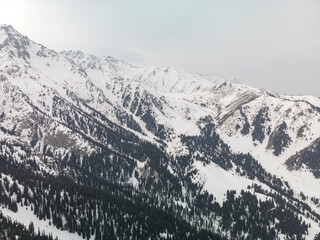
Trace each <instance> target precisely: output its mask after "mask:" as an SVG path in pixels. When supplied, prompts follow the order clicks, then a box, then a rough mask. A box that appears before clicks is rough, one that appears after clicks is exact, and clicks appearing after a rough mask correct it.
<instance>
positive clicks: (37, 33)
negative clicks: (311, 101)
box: [0, 0, 320, 96]
mask: <svg viewBox="0 0 320 240" xmlns="http://www.w3.org/2000/svg"><path fill="white" fill-rule="evenodd" d="M2 23H6V24H11V25H13V27H15V28H16V29H17V30H18V31H20V32H21V33H23V34H25V35H27V36H28V37H29V38H31V39H32V40H35V41H36V42H39V43H42V44H44V45H46V46H47V47H50V48H52V49H54V50H57V51H60V50H69V49H70V50H78V49H79V50H82V51H83V52H86V53H93V54H97V55H110V56H113V57H116V58H120V59H123V60H126V61H130V62H138V63H144V64H147V65H160V66H176V67H180V68H184V69H186V70H188V71H190V72H200V73H203V74H212V75H218V76H226V77H234V78H236V79H238V80H239V81H241V82H243V83H245V84H248V85H251V86H253V87H259V88H265V89H268V90H271V91H275V92H282V93H287V94H310V95H316V96H320V0H219V1H217V0H208V1H205V0H192V1H191V0H161V1H158V0H126V1H125V0H114V1H113V0H91V1H88V0H0V24H2Z"/></svg>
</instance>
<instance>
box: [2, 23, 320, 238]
mask: <svg viewBox="0 0 320 240" xmlns="http://www.w3.org/2000/svg"><path fill="white" fill-rule="evenodd" d="M6 28H8V29H9V30H10V31H15V30H14V29H13V28H12V27H10V26H4V27H0V40H1V39H6V38H5V37H3V35H5V34H2V35H1V29H6ZM11 28H12V29H11ZM13 34H16V33H13ZM9 35H10V34H9ZM16 37H17V38H18V39H13V38H11V39H10V40H11V41H12V44H11V42H9V41H7V42H6V44H3V42H2V44H1V45H0V79H1V81H0V85H1V94H0V102H1V103H2V105H1V109H0V141H1V151H0V156H2V157H3V158H4V159H6V160H4V161H8V162H9V163H12V164H14V166H11V167H14V168H20V167H21V166H20V165H22V166H23V167H24V168H26V169H27V170H30V171H31V172H32V173H35V174H40V175H41V176H47V175H49V177H50V176H51V175H52V176H56V177H57V178H59V177H67V178H70V180H72V181H74V182H75V183H76V184H80V185H85V186H90V187H98V188H101V189H103V185H101V181H103V182H104V183H105V182H108V183H112V184H119V185H120V186H121V188H122V187H123V188H128V189H130V190H128V191H129V192H130V191H132V193H131V194H132V195H135V194H141V196H147V197H146V198H143V197H141V201H142V202H143V203H144V204H149V205H150V206H152V207H153V208H155V209H157V207H156V206H165V205H168V206H171V207H172V214H173V215H174V216H176V215H175V214H178V216H179V214H181V216H182V219H183V220H188V223H190V225H191V226H196V227H198V228H199V227H200V225H201V224H200V223H201V222H202V221H203V219H202V218H203V217H204V216H205V221H206V222H207V224H208V225H206V226H207V227H206V228H205V230H208V231H209V232H214V233H218V234H220V235H221V236H224V237H226V238H232V237H233V239H238V238H239V239H240V238H241V237H244V236H245V235H247V239H255V237H254V236H255V234H256V233H255V232H254V229H252V228H250V227H246V231H247V234H244V232H243V231H244V229H242V230H241V231H242V232H241V231H240V230H239V229H240V226H237V227H235V225H234V224H231V223H229V222H228V221H229V220H230V219H229V217H227V216H226V215H224V214H223V210H226V208H225V207H226V206H229V205H226V204H227V203H228V204H229V203H232V204H231V205H232V206H234V209H233V210H230V209H229V211H231V212H230V214H231V215H232V216H233V214H236V213H237V211H236V209H238V208H239V209H238V210H239V211H240V212H242V216H243V218H244V219H247V222H246V223H248V221H249V220H248V219H250V221H256V224H260V225H261V224H262V222H263V221H265V219H262V216H261V217H260V218H259V219H258V220H254V219H255V218H254V217H253V215H252V214H251V215H250V214H246V213H244V211H243V209H242V210H241V204H240V205H237V203H235V202H234V201H235V200H236V201H238V202H242V204H244V205H246V204H248V202H247V201H248V199H251V200H252V201H256V200H257V199H259V200H260V201H262V202H263V203H261V204H260V203H259V201H258V200H257V205H256V207H257V208H258V209H259V208H260V210H259V211H261V213H262V212H263V211H264V210H266V209H268V208H266V206H269V205H268V204H271V202H276V203H277V204H275V205H274V206H273V207H272V208H271V207H270V209H271V210H272V211H273V213H272V214H274V215H272V217H270V219H269V220H268V221H270V222H272V223H273V225H274V226H276V225H277V224H278V225H279V226H278V228H275V227H274V228H273V231H274V234H275V235H273V233H270V232H269V233H268V232H267V229H265V228H266V225H263V224H262V225H261V228H262V229H264V230H263V231H262V232H263V233H261V234H262V235H261V236H260V237H261V238H262V236H263V237H265V236H268V237H269V239H270V237H275V236H276V235H277V237H278V239H284V238H285V236H290V237H292V238H293V237H294V236H295V237H296V238H300V239H302V238H304V237H305V238H306V239H312V238H313V237H314V236H315V234H316V233H317V231H318V232H319V226H318V221H319V220H320V218H319V216H318V215H317V214H320V208H319V207H320V206H319V199H320V193H319V192H317V189H318V188H317V186H319V187H320V180H319V178H318V175H317V172H318V171H319V169H320V166H319V161H318V160H317V156H318V154H317V153H318V152H317V151H315V150H314V149H318V148H319V146H318V145H319V144H317V143H318V139H319V138H320V132H318V131H316V129H320V128H319V127H320V126H319V125H320V123H319V120H320V111H319V106H320V102H319V100H318V99H316V98H312V97H298V96H285V95H280V94H272V93H270V92H268V91H265V90H261V89H255V88H251V87H249V86H245V85H242V84H238V83H232V82H230V81H229V82H228V81H224V82H219V81H218V82H217V83H214V82H213V81H212V79H211V80H210V79H206V78H205V77H203V76H200V75H199V74H190V73H187V72H186V71H184V70H181V69H177V68H173V67H165V68H160V67H144V66H134V65H132V64H129V63H125V62H124V61H121V60H117V59H115V58H112V57H96V56H94V55H86V54H84V53H82V52H80V51H77V52H73V51H68V52H66V51H63V52H61V53H57V52H55V51H53V50H50V49H48V48H46V47H44V46H42V45H39V44H36V43H35V42H33V41H31V40H29V39H28V38H25V37H24V36H23V35H21V34H16ZM20 40H21V43H20V42H19V41H20ZM4 41H6V40H4ZM0 42H1V41H0ZM21 49H22V51H21ZM218 79H219V78H218ZM318 104H319V105H318ZM312 152H314V154H313V155H312V156H313V158H314V159H315V160H313V161H309V160H308V156H310V153H312ZM306 156H307V157H306ZM292 159H294V160H292ZM292 164H294V165H292ZM5 166H7V165H5ZM8 166H9V165H8ZM7 168H8V167H6V168H5V167H3V171H6V173H4V172H2V175H3V176H2V177H1V178H2V182H5V178H10V176H13V174H14V173H12V171H9V170H8V169H7ZM314 173H316V174H314ZM10 174H11V175H10ZM14 178H16V179H20V178H19V176H18V175H17V176H14ZM297 179H299V182H298V181H297ZM19 181H20V182H21V184H20V183H19V184H20V185H21V186H27V185H28V186H29V188H31V186H32V185H30V183H27V182H23V180H21V179H20V180H19ZM59 181H60V180H59ZM61 181H63V180H61ZM11 182H13V181H11ZM43 182H46V179H44V180H43ZM311 183H312V184H311ZM9 185H10V186H11V185H12V186H13V183H10V184H9ZM20 185H19V186H20ZM0 186H1V184H0ZM5 188H6V187H4V189H5ZM21 188H22V187H21ZM131 188H132V189H131ZM158 188H159V189H158ZM38 189H41V191H42V192H43V194H45V192H46V190H45V189H42V188H41V187H39V188H38ZM30 191H31V190H30ZM32 191H33V192H34V193H35V192H36V191H35V190H32ZM39 191H40V190H39ZM65 191H66V192H67V193H68V194H69V195H72V194H73V192H72V190H71V189H68V190H65ZM112 191H113V190H112ZM12 192H15V194H16V195H19V193H18V192H17V190H12ZM276 193H277V194H279V195H280V196H281V197H280V198H278V197H277V196H276ZM301 193H302V194H301ZM8 194H9V191H4V193H3V196H8ZM114 194H118V193H116V191H115V192H114ZM119 194H120V197H121V198H125V199H129V200H130V199H131V198H128V197H127V196H126V193H125V191H124V192H122V190H121V191H120V193H119ZM24 199H25V200H26V201H27V199H28V197H27V196H24ZM64 199H67V198H64ZM150 199H152V202H154V203H157V204H154V205H153V203H151V200H150ZM29 200H30V201H31V199H29ZM32 201H33V200H32ZM65 201H66V200H65ZM95 201H98V199H95ZM99 201H100V200H99ZM101 201H107V200H106V199H104V200H101ZM130 201H131V200H130ZM139 201H140V200H139ZM148 201H149V202H148ZM284 203H285V204H287V205H288V206H290V207H288V206H287V207H286V206H285V205H284V206H283V205H282V204H284ZM37 204H38V203H37V202H34V203H33V205H32V206H33V207H35V206H36V205H37ZM79 204H80V203H79ZM101 204H102V203H101ZM264 204H265V205H264ZM262 205H264V206H265V207H264V208H263V207H262ZM2 206H6V209H8V208H9V207H8V206H7V205H5V203H2ZM45 206H46V208H48V209H51V210H50V211H53V210H52V208H50V204H49V203H46V204H45ZM79 206H80V205H79ZM117 206H118V205H117ZM236 206H237V208H236ZM280 206H281V207H280ZM302 206H303V207H302ZM51 207H52V206H51ZM118 207H119V208H122V206H121V207H120V206H118ZM192 208H194V209H196V210H195V211H194V212H193V211H192V212H193V213H192V214H191V210H190V209H192ZM265 208H266V209H265ZM281 208H282V209H285V212H286V214H288V215H290V214H293V215H292V216H291V217H290V218H286V217H284V218H281V217H279V219H278V218H277V217H275V216H276V213H277V211H280V209H281ZM163 209H165V211H169V209H167V207H163ZM208 209H210V210H208ZM292 209H294V210H292ZM302 209H304V210H302ZM170 211H171V210H170ZM206 211H207V213H206ZM257 211H258V210H257ZM18 212H19V211H18ZM39 212H40V211H39ZM182 213H183V214H182ZM37 214H38V215H37V217H38V218H39V214H40V213H37ZM63 214H64V213H63V211H62V212H61V213H60V215H61V216H64V215H63ZM58 215H59V214H58ZM115 216H117V218H118V217H119V216H118V215H115ZM307 216H309V217H307ZM310 216H311V217H310ZM298 217H301V218H303V219H304V221H305V222H307V223H308V224H310V226H311V227H309V228H308V227H307V229H309V231H310V233H307V231H306V230H305V226H304V223H303V222H302V220H301V221H300V222H299V219H298ZM226 218H227V219H229V220H226ZM232 218H233V220H235V219H236V215H234V216H233V217H232ZM74 219H79V216H77V214H75V215H74ZM288 219H291V220H292V221H295V222H294V224H297V225H299V224H301V226H302V227H301V231H300V230H299V231H300V232H298V229H300V227H297V228H296V229H295V230H293V229H286V228H285V227H284V226H285V225H286V224H287V223H288V221H289V220H288ZM233 220H232V221H233ZM68 221H69V220H68ZM70 221H71V220H70ZM179 221H180V220H179ZM179 221H178V220H177V221H176V222H177V223H178V222H179ZM230 221H231V220H230ZM278 222H280V223H278ZM59 224H60V223H59ZM59 224H58V225H57V222H55V224H54V226H56V227H57V226H58V227H57V228H59V226H60V225H59ZM69 224H71V222H68V226H65V228H67V229H69V230H70V226H69ZM101 224H102V225H103V222H101ZM104 224H106V222H104ZM243 224H244V225H243V226H245V225H246V224H245V223H243ZM292 224H293V223H292ZM213 225H214V227H212V226H213ZM271 225H272V224H271ZM118 226H120V224H119V225H118ZM210 226H211V227H210ZM79 228H81V227H79ZM90 228H92V229H94V230H92V231H94V234H93V235H94V237H97V235H99V234H100V233H99V231H100V230H99V229H101V228H102V227H101V225H99V228H95V227H94V226H90ZM238 228H239V229H238ZM149 230H150V229H149ZM170 231H171V232H172V230H170ZM102 232H103V231H102ZM102 232H101V233H102ZM137 234H138V233H137ZM176 234H177V233H176ZM268 234H272V235H268ZM93 235H92V236H93ZM177 236H178V235H177ZM158 237H159V239H160V235H159V234H158ZM256 237H257V236H256ZM167 238H168V236H167ZM265 239H268V238H265Z"/></svg>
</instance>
